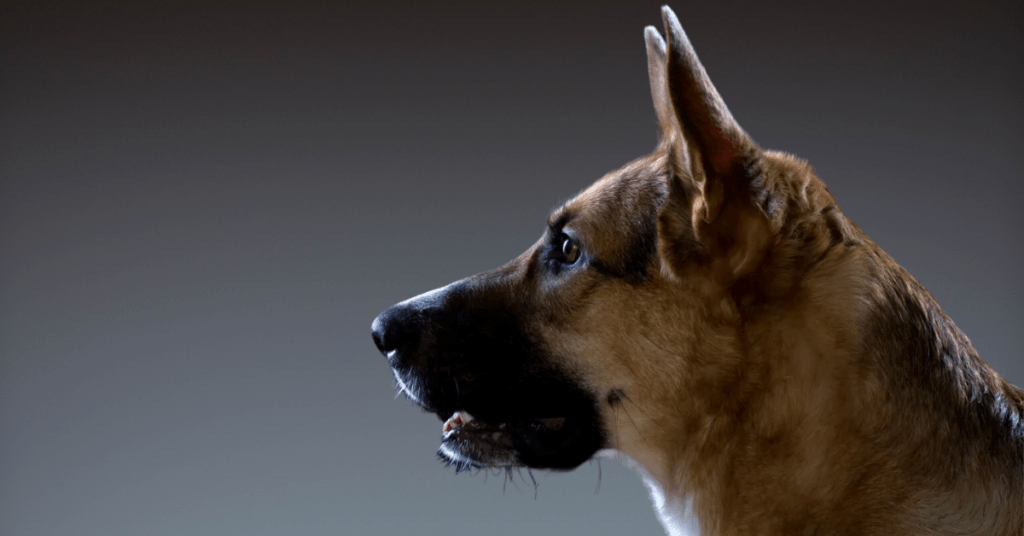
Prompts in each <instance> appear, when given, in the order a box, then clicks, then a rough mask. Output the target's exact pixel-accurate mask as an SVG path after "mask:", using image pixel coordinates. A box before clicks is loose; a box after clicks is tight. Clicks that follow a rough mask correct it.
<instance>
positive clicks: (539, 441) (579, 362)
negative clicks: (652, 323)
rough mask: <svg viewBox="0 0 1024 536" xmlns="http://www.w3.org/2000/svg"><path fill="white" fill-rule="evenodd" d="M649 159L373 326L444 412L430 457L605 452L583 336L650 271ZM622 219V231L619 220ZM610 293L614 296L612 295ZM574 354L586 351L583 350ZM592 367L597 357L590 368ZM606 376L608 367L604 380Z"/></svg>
mask: <svg viewBox="0 0 1024 536" xmlns="http://www.w3.org/2000/svg"><path fill="white" fill-rule="evenodd" d="M664 193H665V181H664V176H663V175H662V174H660V173H659V172H658V161H657V160H656V159H653V158H648V159H642V160H639V161H637V162H635V163H633V164H632V165H630V166H627V167H626V168H624V169H623V170H620V171H619V172H616V173H613V174H610V175H609V176H608V177H606V178H605V179H603V180H602V181H599V182H598V183H597V184H595V185H594V186H593V187H591V188H590V189H589V190H587V191H586V192H584V193H583V194H581V195H580V196H579V197H577V199H575V200H573V201H571V202H569V203H567V204H566V205H565V206H563V207H562V208H560V209H559V210H557V211H556V212H555V213H554V214H552V215H551V217H550V218H549V220H548V226H547V227H548V228H547V231H546V232H545V234H544V236H543V237H542V238H541V239H540V240H539V241H538V242H537V243H536V244H534V245H533V247H531V248H530V249H529V250H527V251H526V252H525V253H523V254H522V255H520V256H519V257H518V258H516V259H514V260H513V261H511V262H509V263H508V264H506V265H505V266H502V267H500V268H498V269H496V270H493V271H490V272H486V273H483V274H479V275H476V276H473V277H469V278H467V279H464V280H462V281H458V282H456V283H453V284H451V285H448V286H446V287H444V288H441V289H437V290H434V291H432V292H429V293H426V294H424V295H421V296H418V297H415V298H412V299H410V300H407V301H405V302H402V303H400V304H398V305H395V306H394V307H392V308H390V309H388V310H387V311H385V312H384V313H382V314H381V315H380V316H379V317H378V318H377V319H376V320H375V321H374V324H373V333H374V339H375V341H376V343H377V345H378V347H379V348H380V350H381V351H382V352H384V353H385V354H386V355H387V356H388V359H389V362H390V364H391V366H392V369H393V372H394V375H395V378H396V380H397V382H398V384H399V385H400V386H401V387H402V389H403V390H404V391H405V393H406V394H407V395H408V396H409V397H410V398H412V399H413V400H415V401H417V402H418V403H420V404H421V405H422V406H423V407H424V408H426V409H427V410H429V411H431V412H434V413H436V414H437V415H438V416H439V417H440V418H441V419H442V420H446V425H445V428H446V429H445V430H444V441H443V444H442V446H441V449H440V454H441V455H442V457H444V458H445V459H447V460H449V461H451V462H455V463H457V464H458V465H459V466H460V467H464V466H519V465H525V466H529V467H537V468H562V469H565V468H572V467H575V466H577V465H579V464H580V463H582V462H583V461H585V460H587V459H589V458H590V457H591V456H592V455H593V454H594V453H595V452H596V451H597V450H598V449H600V448H603V447H606V446H608V438H607V436H608V426H607V425H606V424H605V417H604V416H603V415H602V401H605V400H607V398H608V396H609V395H612V394H613V392H614V389H616V387H615V386H614V385H612V384H609V385H600V384H599V383H598V382H597V381H596V379H597V378H596V377H595V376H594V371H595V370H597V369H598V368H599V367H596V366H591V365H588V364H587V362H586V354H587V353H588V350H587V348H588V347H583V346H579V345H576V344H574V343H573V341H574V340H577V341H588V342H587V344H588V345H589V348H590V349H593V350H594V352H595V355H594V356H593V358H594V359H600V358H601V357H602V356H604V355H606V354H607V350H598V349H596V348H594V346H593V345H594V344H595V343H596V342H597V340H598V339H597V338H595V337H593V336H592V335H593V334H595V333H598V334H601V337H602V338H604V337H606V336H607V335H613V330H614V329H621V326H620V327H619V328H616V322H617V318H616V315H611V316H602V315H601V314H599V313H601V312H602V311H606V310H609V311H613V310H615V309H618V308H619V305H617V304H616V303H618V304H621V305H622V306H628V305H629V304H633V305H632V307H634V308H639V304H640V301H641V300H640V299H639V298H637V297H635V296H632V294H633V293H635V292H637V291H642V289H645V288H648V286H649V285H650V283H651V282H652V281H653V280H655V279H656V278H657V277H658V276H657V262H656V255H655V240H656V238H655V234H656V217H657V209H658V207H659V205H660V204H661V201H662V199H663V197H664ZM620 222H628V223H629V225H620V224H619V223H620ZM609 300H612V301H614V302H616V303H610V302H609ZM581 351H582V352H581ZM595 365H596V364H595ZM605 375H607V374H605Z"/></svg>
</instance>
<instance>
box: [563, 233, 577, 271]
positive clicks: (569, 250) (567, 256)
mask: <svg viewBox="0 0 1024 536" xmlns="http://www.w3.org/2000/svg"><path fill="white" fill-rule="evenodd" d="M562 258H563V259H564V260H565V263H566V264H573V263H575V262H576V260H577V259H579V258H580V247H579V246H577V245H576V242H573V241H572V239H571V238H569V237H568V236H566V237H563V240H562Z"/></svg>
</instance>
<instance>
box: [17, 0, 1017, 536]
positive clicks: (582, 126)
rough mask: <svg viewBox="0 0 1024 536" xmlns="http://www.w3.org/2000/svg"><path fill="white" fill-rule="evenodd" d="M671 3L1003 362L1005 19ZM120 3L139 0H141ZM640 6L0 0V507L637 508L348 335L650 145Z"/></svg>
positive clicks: (1013, 366)
mask: <svg viewBox="0 0 1024 536" xmlns="http://www.w3.org/2000/svg"><path fill="white" fill-rule="evenodd" d="M823 4H825V3H823V2H820V1H818V0H809V1H806V2H750V3H739V2H732V1H715V2H695V1H686V2H683V1H678V2H675V3H674V7H675V9H676V12H677V13H678V14H679V18H680V19H681V20H682V21H683V26H684V27H685V28H686V29H687V31H688V32H689V34H690V37H691V39H692V41H693V43H694V45H695V46H696V48H697V50H698V52H699V53H700V55H701V58H702V59H703V61H704V63H705V65H706V67H707V69H708V71H709V72H710V74H711V76H712V78H713V79H714V81H715V83H716V84H717V85H718V88H719V89H720V91H721V92H722V94H723V95H724V97H725V99H726V101H727V102H728V104H729V106H730V107H731V109H732V111H733V112H734V114H735V116H736V117H737V118H738V120H739V121H740V123H741V124H743V125H744V127H745V128H746V129H747V130H748V131H749V132H750V133H751V134H752V135H753V136H754V138H755V139H757V140H758V141H759V142H760V143H761V144H762V145H763V146H764V147H768V148H778V149H783V150H787V151H790V152H794V153H796V154H798V155H800V156H803V157H805V158H808V159H809V160H810V161H811V162H812V163H813V164H814V166H815V167H816V168H817V170H818V172H819V174H820V175H821V177H823V178H824V180H825V181H826V182H827V183H828V185H829V187H830V188H831V190H832V192H833V193H834V194H835V195H836V197H837V198H838V199H839V202H840V203H841V204H842V206H843V208H844V209H845V211H846V213H847V214H848V215H849V216H850V217H851V218H852V219H854V220H855V221H856V222H858V223H859V224H860V225H861V227H863V228H864V229H865V230H866V231H867V232H868V233H869V234H870V235H871V236H872V237H873V238H874V239H875V240H876V241H877V242H878V243H879V244H881V246H882V247H883V248H885V249H886V250H887V251H888V252H889V253H890V254H892V256H893V257H895V258H896V260H897V261H899V262H900V263H902V264H903V265H904V266H905V267H907V268H908V269H909V270H910V272H911V273H913V274H914V275H915V276H916V277H917V278H919V279H920V280H921V281H922V282H923V283H924V284H925V285H926V286H927V287H928V288H929V289H930V290H931V291H932V293H933V294H934V295H935V296H936V297H937V298H938V300H939V302H940V303H941V304H942V305H943V306H944V308H945V310H946V311H947V312H948V313H949V314H950V316H952V317H953V319H954V320H955V321H956V322H957V324H958V325H959V326H960V327H961V328H962V329H963V330H964V331H965V332H966V333H967V334H968V335H969V336H970V337H971V339H972V340H973V341H974V343H975V345H976V346H977V347H978V349H979V351H980V352H981V355H982V357H984V358H985V359H987V360H988V361H989V362H990V363H992V364H993V366H994V367H995V368H996V369H997V370H999V371H1000V372H1001V373H1002V374H1003V375H1004V376H1006V377H1007V378H1008V379H1010V380H1011V381H1013V382H1014V383H1017V384H1018V385H1024V365H1022V359H1021V356H1022V353H1021V348H1022V347H1024V329H1022V320H1024V300H1022V295H1021V283H1020V280H1021V279H1020V278H1021V266H1022V264H1024V258H1022V251H1024V247H1022V246H1024V240H1022V238H1024V216H1022V213H1024V212H1022V210H1021V208H1020V207H1021V204H1022V203H1024V195H1022V194H1024V186H1022V184H1024V173H1022V168H1021V165H1020V154H1021V150H1022V148H1024V131H1022V129H1021V124H1022V123H1024V102H1022V101H1024V98H1022V96H1021V95H1022V93H1021V87H1024V54H1022V45H1024V38H1022V28H1024V10H1022V9H1021V6H1020V2H1019V0H1010V1H1005V2H972V3H970V6H969V7H967V4H965V3H962V2H959V3H956V4H943V3H941V2H938V3H937V2H906V3H904V2H893V1H891V0H885V1H874V0H869V1H860V2H847V3H843V5H842V7H839V6H838V4H837V5H836V6H834V7H824V6H823ZM143 5H144V6H145V7H140V6H143ZM648 24H655V25H658V26H660V16H659V10H658V3H657V2H637V1H622V2H593V1H592V2H577V3H553V2H540V1H537V2H516V3H508V4H503V5H498V4H491V3H483V2H479V1H473V2H435V3H428V2H418V1H411V0H407V1H402V2H391V1H375V2H357V3H345V4H342V5H334V4H329V5H320V4H304V3H288V4H287V5H286V4H284V3H281V4H278V5H260V6H258V7H256V6H245V7H243V6H240V5H224V4H215V3H209V2H207V3H196V4H193V5H180V4H174V5H170V4H168V5H164V7H154V6H153V5H152V4H151V3H149V2H129V3H125V4H123V5H116V4H96V3H76V4H75V5H73V6H69V5H55V4H47V3H44V2H5V3H4V4H3V6H2V7H0V43H2V48H0V54H2V56H0V62H2V63H0V69H2V70H0V76H2V80H0V534H3V535H5V536H29V535H72V534H73V535H76V536H87V535H105V536H106V535H218V536H221V535H244V536H253V535H264V534H266V535H293V534H295V535H364V534H365V535H393V534H417V535H420V536H426V535H432V534H438V535H441V534H444V535H451V534H482V535H513V534H517V535H518V534H588V535H611V534H652V535H653V534H659V533H660V528H659V526H658V525H657V523H656V521H655V519H654V516H653V515H652V513H651V510H650V506H649V504H648V502H647V497H646V491H645V490H644V488H643V486H642V484H641V482H640V479H639V478H637V477H636V476H635V475H633V474H632V473H631V472H630V471H629V470H627V469H625V468H624V467H622V466H621V464H619V463H618V462H616V461H611V460H605V461H602V462H601V463H597V462H593V463H590V464H586V465H584V466H583V467H581V468H580V469H578V470H576V471H574V472H572V473H567V474H553V473H543V472H536V473H535V476H536V479H537V482H538V483H539V486H538V487H537V488H536V489H534V487H533V485H532V484H531V483H529V476H528V475H526V474H525V473H524V474H523V475H522V478H520V477H518V476H517V477H516V479H515V480H514V481H513V482H512V483H506V482H505V481H504V479H503V478H502V477H500V476H495V475H490V476H489V475H487V474H484V473H480V474H476V475H469V474H463V475H459V476H455V475H454V474H452V471H450V470H446V469H444V468H443V467H442V466H441V465H440V464H439V463H438V462H437V461H436V460H435V457H434V450H435V448H436V447H437V444H438V442H439V439H440V426H441V424H440V422H439V421H438V420H437V419H436V418H435V417H433V416H429V415H424V414H422V413H421V412H420V411H419V410H418V409H417V408H415V407H414V406H412V405H411V404H409V403H408V402H406V401H405V400H403V399H398V400H396V399H395V397H394V395H395V389H394V385H393V382H392V379H391V375H390V373H389V371H388V368H387V366H386V363H385V360H384V358H383V357H381V356H380V355H379V354H378V353H377V351H376V350H375V348H374V346H373V344H372V342H371V339H370V331H369V328H370V321H371V320H372V319H373V317H374V316H375V315H376V314H377V313H378V312H380V311H381V310H383V309H384V308H386V307H388V306H389V305H391V304H392V303H394V302H396V301H399V300H401V299H404V298H406V297H409V296H412V295H414V294H417V293H420V292H422V291H425V290H428V289H431V288H434V287H437V286H440V285H442V284H445V283H447V282H449V281H452V280H454V279H457V278H460V277H463V276H465V275H469V274H472V273H476V272H479V271H483V270H485V269H488V268H491V267H495V266H497V265H499V264H501V263H503V262H505V261H506V260H507V259H509V258H511V257H513V256H515V255H517V254H518V253H519V252H521V251H522V250H524V249H525V248H527V247H528V246H529V245H530V244H531V243H532V242H533V241H534V240H535V239H536V238H537V237H539V236H540V233H541V232H542V230H543V222H544V218H545V216H546V214H547V212H548V211H549V210H550V209H551V208H552V207H554V206H555V205H556V204H557V203H559V202H560V201H564V200H565V199H567V198H569V197H570V196H572V195H573V194H574V193H575V192H577V191H578V190H580V189H581V188H583V187H585V186H586V185H588V184H589V183H590V182H592V181H593V180H595V179H596V178H598V177H599V176H600V175H602V174H603V173H604V172H606V171H608V170H611V169H614V168H616V167H618V166H619V165H621V164H623V163H625V162H626V161H628V160H629V159H631V158H633V157H636V156H639V155H641V154H643V153H646V152H648V151H649V150H650V149H651V148H652V147H653V146H654V142H655V123H654V113H653V111H652V108H651V104H650V97H649V93H648V86H647V73H646V60H645V53H644V42H643V34H642V30H643V27H644V26H645V25H648Z"/></svg>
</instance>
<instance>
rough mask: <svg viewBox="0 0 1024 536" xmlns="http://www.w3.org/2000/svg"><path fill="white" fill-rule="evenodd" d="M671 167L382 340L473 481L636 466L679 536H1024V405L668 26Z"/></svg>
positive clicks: (655, 58)
mask: <svg viewBox="0 0 1024 536" xmlns="http://www.w3.org/2000/svg"><path fill="white" fill-rule="evenodd" d="M662 15H663V19H664V25H665V36H664V38H663V37H662V36H661V34H660V33H659V32H658V31H657V30H656V29H655V28H653V27H647V28H646V29H645V37H646V43H647V55H648V70H649V74H650V82H651V94H652V97H653V100H654V106H655V110H656V112H657V117H658V125H659V142H658V145H657V147H656V148H655V150H654V151H653V152H652V153H651V154H649V155H647V156H643V157H641V158H638V159H636V160H634V161H632V162H630V163H628V164H626V165H625V166H624V167H622V168H621V169H619V170H616V171H613V172H611V173H609V174H607V175H606V176H605V177H603V178H601V179H600V180H598V181H597V182H596V183H594V184H593V185H592V186H590V187H589V188H587V189H586V190H584V191H583V192H582V193H580V194H579V195H577V196H576V197H575V198H573V199H572V200H570V201H568V202H566V203H565V204H564V205H562V206H561V207H560V208H558V209H557V210H555V211H554V212H553V213H552V214H551V216H550V217H549V219H548V222H547V231H546V232H545V234H544V236H542V237H541V239H540V240H539V241H538V242H536V243H535V244H534V245H533V246H532V247H531V248H530V249H528V250H527V251H526V252H524V253H523V254H521V255H520V256H519V257H517V258H515V259H513V260H512V261H510V262H509V263H507V264H505V265H504V266H502V267H499V268H497V269H495V270H492V271H489V272H485V273H482V274H478V275H475V276H472V277H468V278H465V279H462V280H460V281H456V282H454V283H452V284H450V285H448V286H445V287H443V288H440V289H436V290H434V291H431V292H428V293H426V294H422V295H420V296H417V297H414V298H411V299H409V300H406V301H403V302H401V303H399V304H397V305H395V306H393V307H391V308H389V309H388V310H386V311H384V312H383V313H381V314H380V315H379V316H378V317H377V318H376V319H375V320H374V321H373V325H372V332H373V338H374V341H375V343H376V345H377V347H378V349H379V350H380V351H381V352H382V353H383V354H384V355H385V356H386V357H387V359H388V362H389V365H390V366H391V369H392V372H393V374H394V377H395V380H396V382H397V384H398V386H399V388H400V389H401V390H402V391H403V392H404V393H405V394H406V395H407V396H408V397H409V398H410V399H412V400H413V401H415V402H416V403H418V404H420V405H421V406H422V407H423V408H425V409H426V410H427V411H430V412H432V413H435V414H437V415H438V417H439V418H440V419H441V420H442V422H443V425H442V443H441V447H440V450H439V454H440V456H441V457H442V458H443V459H444V460H446V461H448V462H449V463H453V464H456V465H457V466H458V467H459V468H469V467H517V466H518V467H529V468H550V469H571V468H574V467H577V466H578V465H580V464H581V463H583V462H584V461H586V460H589V459H591V458H592V457H594V456H595V455H597V454H598V453H603V454H608V453H611V454H612V455H615V456H621V457H623V458H624V459H626V460H627V462H628V463H630V464H631V465H633V466H634V467H636V469H637V470H638V471H639V473H640V474H641V476H642V478H643V479H644V481H645V483H646V485H647V486H648V488H649V490H650V492H651V497H652V500H653V502H654V506H655V510H656V513H657V515H658V516H659V519H660V521H661V522H662V525H663V526H664V527H665V529H666V531H667V532H668V533H669V534H702V535H722V536H724V535H782V534H807V535H809V534H819V535H820V534H847V535H855V534H907V535H926V534H927V535H934V534H993V535H1021V534H1022V533H1024V392H1022V390H1021V389H1020V388H1018V387H1016V386H1014V385H1012V384H1010V383H1009V382H1007V381H1006V380H1004V379H1003V378H1002V377H1000V376H999V375H998V374H997V373H996V372H995V371H994V370H992V369H991V368H990V367H989V366H988V365H987V364H986V363H985V362H983V361H982V360H981V359H980V358H979V357H978V355H977V352H976V351H975V349H974V346H973V345H972V344H971V342H970V341H969V340H968V339H967V337H966V336H965V335H964V334H963V333H961V332H960V330H959V329H958V328H957V327H956V326H955V325H954V324H953V322H952V321H951V320H950V319H949V318H948V317H947V316H946V315H945V313H943V311H942V310H941V309H940V308H939V306H938V304H937V303H936V302H935V300H934V299H933V298H932V297H931V295H930V294H929V293H928V291H927V290H925V288H924V287H923V286H922V285H921V284H920V283H918V282H917V281H916V280H915V279H914V278H913V277H911V276H910V274H908V273H907V272H906V271H905V270H904V269H903V268H901V267H900V266H899V265H898V264H896V262H895V261H893V259H892V258H890V257H889V256H888V255H887V254H886V253H885V252H883V251H882V250H881V249H880V248H879V247H878V246H877V245H876V244H875V243H874V242H872V241H871V240H870V239H869V238H868V237H867V236H866V235H865V234H864V233H863V232H862V231H861V230H860V228H858V227H857V225H856V224H854V223H853V222H852V221H850V220H849V219H848V218H847V217H846V216H844V214H843V212H842V211H841V210H840V209H839V206H838V205H837V204H836V201H835V199H834V198H833V197H832V195H831V194H830V193H829V191H828V189H827V188H826V187H825V184H824V183H823V182H822V181H821V180H820V179H819V178H818V177H817V176H816V175H815V173H814V171H813V170H812V168H811V167H810V166H809V165H808V164H807V163H806V162H805V161H803V160H801V159H799V158H797V157H794V156H791V155H788V154H785V153H781V152H776V151H769V150H763V149H761V148H760V147H759V146H758V145H757V144H756V143H755V142H754V141H753V140H752V139H751V138H750V137H749V136H748V135H747V134H746V133H745V132H744V131H743V129H742V128H741V127H740V126H739V124H738V123H737V122H736V121H735V120H734V118H733V117H732V115H731V113H730V112H729V110H728V108H727V107H726V105H725V103H724V102H723V101H722V99H721V97H720V96H719V94H718V92H717V91H716V89H715V88H714V86H713V85H712V84H711V81H710V79H709V78H708V76H707V74H706V73H705V71H704V68H703V67H702V66H701V64H700V62H699V61H698V59H697V56H696V54H695V52H694V50H693V48H692V46H691V45H690V43H689V41H688V39H687V37H686V34H685V33H684V32H683V29H682V27H681V25H680V24H679V21H678V20H677V18H676V16H675V14H674V13H673V12H672V11H671V10H670V9H669V8H668V7H665V8H663V10H662Z"/></svg>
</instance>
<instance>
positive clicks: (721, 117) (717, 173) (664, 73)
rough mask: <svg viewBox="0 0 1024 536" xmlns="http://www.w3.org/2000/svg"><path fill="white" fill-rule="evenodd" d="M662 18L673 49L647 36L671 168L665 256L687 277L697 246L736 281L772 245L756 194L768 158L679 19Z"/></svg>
mask: <svg viewBox="0 0 1024 536" xmlns="http://www.w3.org/2000/svg"><path fill="white" fill-rule="evenodd" d="M662 18H663V19H664V22H665V36H666V40H667V43H665V42H664V41H662V39H661V36H659V35H658V32H657V30H655V29H654V28H652V27H648V28H647V29H645V32H644V33H645V37H646V40H647V58H648V62H647V64H648V71H649V72H650V75H651V95H652V97H653V98H654V107H655V110H656V111H657V114H658V124H659V127H660V134H659V147H662V146H664V147H665V148H666V149H667V151H668V154H669V165H670V166H671V168H672V169H671V170H670V171H671V177H670V184H669V195H668V198H667V199H666V201H665V203H664V204H663V206H662V209H661V213H660V214H659V217H658V227H659V230H658V232H659V240H660V243H661V246H660V247H659V251H660V252H661V254H662V258H663V259H664V260H665V261H667V264H668V266H669V268H671V269H672V271H673V272H675V273H676V275H681V272H682V270H683V266H684V265H688V264H689V263H690V261H691V260H692V258H693V256H694V253H696V251H695V249H694V248H695V246H697V249H698V250H699V252H700V253H701V254H703V255H704V256H707V257H709V258H710V260H711V261H712V262H713V263H714V264H716V265H717V266H718V267H719V268H720V269H721V271H722V272H723V275H725V276H726V277H727V278H729V279H735V278H737V277H740V276H742V275H745V274H746V273H749V272H750V271H751V270H753V269H754V268H755V267H756V266H757V264H758V262H759V260H760V258H761V256H762V254H763V252H764V249H765V248H766V247H767V242H768V240H769V238H770V233H769V222H768V220H767V217H766V215H765V214H764V212H763V211H762V210H761V209H760V208H759V207H758V206H757V204H755V203H754V199H755V195H754V192H753V189H754V183H755V182H757V183H761V182H762V181H757V180H755V179H757V178H758V177H759V175H760V174H761V165H760V163H761V160H762V158H763V154H762V152H761V149H760V148H759V147H758V146H757V144H756V143H754V141H753V140H752V139H751V138H750V136H748V135H747V133H746V132H744V131H743V129H742V128H740V126H739V124H738V123H737V122H736V120H735V119H733V117H732V114H731V113H730V112H729V109H728V108H727V107H726V106H725V102H724V101H723V100H722V97H721V96H720V95H719V94H718V91H717V90H715V87H714V86H713V85H712V84H711V79H709V78H708V75H707V73H706V72H705V71H704V67H703V66H702V65H701V63H700V61H699V60H698V59H697V54H696V53H695V52H694V50H693V46H692V45H690V41H689V39H687V37H686V33H685V32H683V28H682V26H681V25H680V24H679V19H677V18H676V15H675V13H673V12H672V10H671V9H669V8H668V6H665V7H663V8H662Z"/></svg>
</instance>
